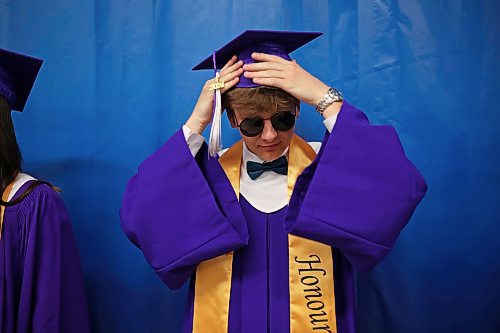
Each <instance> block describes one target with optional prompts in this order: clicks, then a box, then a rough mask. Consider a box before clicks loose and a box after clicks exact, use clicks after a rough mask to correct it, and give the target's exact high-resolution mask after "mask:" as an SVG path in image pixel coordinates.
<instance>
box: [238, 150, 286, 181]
mask: <svg viewBox="0 0 500 333" xmlns="http://www.w3.org/2000/svg"><path fill="white" fill-rule="evenodd" d="M264 171H274V172H276V173H279V174H280V175H286V174H287V173H288V161H287V159H286V157H285V156H281V157H280V158H278V159H277V160H274V161H272V162H264V163H258V162H252V161H247V172H248V175H249V176H250V178H252V180H256V179H257V178H259V177H260V175H262V173H264Z"/></svg>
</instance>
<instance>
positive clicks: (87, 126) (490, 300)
mask: <svg viewBox="0 0 500 333" xmlns="http://www.w3.org/2000/svg"><path fill="white" fill-rule="evenodd" d="M499 19H500V5H499V1H495V0H491V1H488V0H484V1H473V0H469V1H465V0H464V1H459V0H456V1H452V0H442V1H423V0H421V1H404V0H400V1H398V0H393V1H389V0H386V1H368V0H362V1H358V2H355V1H326V0H321V1H320V0H318V1H312V0H311V1H305V0H304V1H285V0H281V1H280V0H272V1H271V0H268V1H258V0H251V1H250V0H247V1H235V0H234V1H229V0H219V1H161V0H127V1H119V0H99V1H97V0H95V1H78V0H48V1H34V0H32V1H28V0H3V1H0V47H5V48H9V49H13V50H16V51H19V52H25V53H28V54H32V55H36V56H39V57H41V58H43V59H45V63H44V65H43V67H42V70H41V72H40V76H39V78H38V80H37V82H36V86H35V88H34V90H33V93H32V95H31V97H30V99H29V101H28V105H27V108H26V111H25V112H24V113H23V114H20V113H16V114H15V117H14V121H15V125H16V130H17V133H18V139H19V142H20V144H21V146H22V150H23V153H24V159H25V169H26V170H27V171H28V172H30V173H32V174H34V175H36V176H38V177H41V178H44V179H47V180H50V181H51V182H53V183H55V184H57V185H58V186H60V187H62V188H63V189H64V192H63V193H62V196H63V198H64V201H65V202H66V204H67V206H68V209H69V212H70V214H71V216H72V220H73V225H74V229H75V233H76V236H77V240H78V246H79V249H80V253H81V258H82V263H83V268H84V272H85V280H86V286H87V292H88V298H89V301H90V309H91V314H92V325H93V327H94V331H95V332H103V333H104V332H106V333H110V332H120V333H122V332H123V333H127V332H134V333H135V332H178V331H179V330H180V326H181V314H182V312H183V310H184V309H183V307H184V303H185V302H184V298H185V292H186V290H185V289H181V290H180V291H177V292H170V291H168V290H167V288H166V287H165V286H163V285H162V284H161V282H160V280H159V279H158V278H157V277H156V276H155V274H154V273H153V271H152V270H151V269H150V268H149V267H148V265H147V264H146V262H145V260H144V259H143V257H142V255H141V253H140V252H139V251H138V250H137V249H135V248H134V247H133V246H132V245H131V244H130V243H129V242H128V241H127V239H126V238H125V236H124V235H123V233H122V231H121V229H120V226H119V218H118V209H119V207H120V201H121V196H122V193H123V190H124V187H125V184H126V181H127V179H128V178H129V177H130V176H131V175H132V174H133V173H134V172H135V170H136V167H137V165H138V164H139V163H140V162H141V161H142V160H143V159H144V158H145V157H146V156H147V155H148V154H150V153H152V152H153V151H154V150H155V149H156V148H158V147H159V146H160V145H161V144H162V143H163V142H164V141H165V140H166V139H167V138H168V137H169V136H170V135H171V134H172V133H173V132H174V131H176V130H177V129H178V128H179V127H180V126H181V125H182V124H183V122H184V121H185V120H186V119H187V117H188V115H189V113H190V111H191V110H192V108H193V106H194V103H195V101H196V98H197V94H198V92H199V90H200V85H201V84H202V82H203V81H204V80H206V79H207V78H209V76H210V75H211V73H210V72H200V73H193V72H191V71H190V68H191V67H192V66H193V65H194V64H196V63H197V62H198V61H199V60H200V59H202V58H204V57H205V56H207V55H208V54H209V53H210V52H211V51H212V50H213V49H215V48H218V47H219V46H221V45H222V44H224V43H225V42H226V41H228V40H229V39H230V38H232V37H233V36H235V35H236V34H238V33H240V32H241V31H243V30H245V29H250V28H251V29H284V30H294V29H296V30H315V31H323V32H325V35H324V36H323V37H322V38H320V39H318V40H316V41H314V42H313V43H311V44H310V45H309V46H307V47H305V48H304V49H303V50H300V51H297V52H296V53H294V54H293V56H294V58H296V59H297V60H298V62H299V63H300V64H302V65H303V66H304V67H305V68H307V69H308V70H310V72H312V73H313V74H314V75H317V76H318V77H319V78H320V79H322V80H324V81H325V82H327V83H329V84H331V85H333V86H336V87H338V88H339V89H340V90H341V91H343V92H344V95H345V96H346V98H347V99H348V100H349V101H350V102H351V103H353V104H355V105H357V106H358V107H359V108H361V109H363V110H364V111H365V112H366V113H367V114H368V115H369V117H370V118H371V120H372V122H374V123H384V124H391V125H393V126H395V127H396V128H397V130H398V132H399V134H400V136H401V140H402V142H403V145H404V146H405V149H406V152H407V155H408V156H409V157H410V158H411V159H412V160H413V161H414V163H415V164H416V165H417V166H418V167H419V168H420V170H421V171H422V173H423V174H424V175H425V177H426V179H427V181H428V183H429V192H428V195H427V197H426V198H425V199H424V201H423V202H422V204H421V206H420V207H419V208H418V209H417V211H416V213H415V215H414V217H413V219H412V222H411V223H410V224H409V225H408V227H407V228H406V229H405V230H404V231H403V233H402V234H401V237H400V239H399V241H398V242H397V244H396V246H395V248H394V250H393V251H392V253H391V254H390V255H389V257H388V258H387V259H385V260H384V262H383V263H382V264H381V265H379V266H378V267H377V268H376V269H375V270H373V271H372V272H371V273H369V274H364V275H361V276H360V277H359V288H358V289H359V301H358V303H359V331H360V332H384V333H389V332H406V333H413V332H415V333H417V332H418V333H421V332H455V333H456V332H500V316H498V314H499V312H500V283H499V281H500V260H499V253H500V241H499V236H498V235H499V233H500V223H499V222H500V218H499V216H500V199H499V198H500V196H499V190H498V187H499V185H500V158H499V156H500V140H499V139H500V134H499V132H498V129H499V128H500V112H499V111H500V110H499V107H498V105H499V104H500V97H499V96H500V88H499V84H500V65H499V60H500V54H499V53H500V52H499V51H500V47H499V45H500V29H499V24H498V23H497V22H498V20H499ZM225 129H229V126H228V124H227V122H226V123H225ZM323 130H324V128H323V125H322V123H321V119H320V117H319V116H318V115H317V114H315V112H314V111H313V110H312V108H310V107H304V108H303V112H302V114H301V118H300V123H299V125H298V132H299V133H301V134H302V135H303V136H304V137H306V138H307V139H309V140H319V139H321V136H322V133H323ZM237 136H238V133H237V132H235V131H230V130H226V131H225V134H224V138H223V139H224V143H225V145H226V146H227V145H229V144H230V143H232V142H233V141H235V139H236V138H237ZM179 223H182V221H179Z"/></svg>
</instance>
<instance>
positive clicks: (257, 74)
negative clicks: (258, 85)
mask: <svg viewBox="0 0 500 333" xmlns="http://www.w3.org/2000/svg"><path fill="white" fill-rule="evenodd" d="M243 75H245V77H247V78H249V79H253V78H260V77H268V78H273V77H274V78H278V79H285V78H286V72H284V71H276V70H267V71H258V72H244V73H243Z"/></svg>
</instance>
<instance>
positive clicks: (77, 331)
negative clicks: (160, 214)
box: [0, 49, 90, 333]
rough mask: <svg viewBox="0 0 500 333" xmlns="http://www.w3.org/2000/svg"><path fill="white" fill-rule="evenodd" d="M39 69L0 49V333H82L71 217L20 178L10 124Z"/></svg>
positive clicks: (47, 190)
mask: <svg viewBox="0 0 500 333" xmlns="http://www.w3.org/2000/svg"><path fill="white" fill-rule="evenodd" d="M41 64H42V61H41V60H40V59H36V58H32V57H28V56H25V55H21V54H17V53H13V52H10V51H7V50H3V49H0V116H1V117H0V163H1V164H0V166H1V168H0V170H1V171H0V177H1V178H0V180H1V184H0V189H1V190H0V193H2V201H1V205H0V208H1V214H0V231H1V232H0V333H86V332H90V325H89V317H88V310H87V302H86V296H85V291H84V285H83V279H82V271H81V268H80V261H79V257H78V251H77V248H76V243H75V239H74V236H73V232H72V229H71V223H70V221H69V217H68V214H67V212H66V209H65V207H64V204H63V202H62V200H61V198H60V197H59V195H58V194H57V192H56V191H55V190H54V187H53V186H52V185H50V184H48V183H46V182H42V181H38V180H36V179H34V178H33V177H31V176H29V175H27V174H25V173H22V172H21V153H20V150H19V147H18V145H17V142H16V136H15V133H14V127H13V124H12V118H11V110H17V111H22V110H23V108H24V105H25V103H26V100H27V98H28V95H29V93H30V91H31V88H32V85H33V83H34V81H35V78H36V76H37V74H38V71H39V69H40V66H41Z"/></svg>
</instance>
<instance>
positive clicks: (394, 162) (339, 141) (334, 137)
mask: <svg viewBox="0 0 500 333" xmlns="http://www.w3.org/2000/svg"><path fill="white" fill-rule="evenodd" d="M426 191H427V185H426V183H425V180H424V178H423V177H422V175H421V174H420V173H419V171H418V170H417V169H416V168H415V166H413V164H412V163H411V162H410V161H409V160H408V159H407V158H406V156H405V153H404V151H403V148H402V146H401V143H400V141H399V138H398V135H397V133H396V131H395V130H394V128H392V127H390V126H373V125H370V124H369V122H368V119H367V117H366V115H365V114H364V113H362V112H361V111H360V110H358V109H356V108H355V107H353V106H351V105H349V104H348V103H347V102H344V104H343V106H342V108H341V111H340V113H339V115H338V118H337V121H336V124H335V127H334V128H333V131H332V133H331V134H330V133H328V132H327V133H326V135H325V138H324V140H323V145H322V147H321V150H320V152H319V153H318V156H317V157H316V159H315V160H314V162H313V163H312V164H311V165H310V166H309V167H308V168H306V169H305V170H304V172H303V173H302V175H301V176H300V177H299V178H298V179H297V182H296V185H295V188H294V193H293V195H292V198H291V201H290V207H289V213H288V216H287V218H286V220H285V230H286V231H287V232H289V233H291V234H294V235H297V236H301V237H305V238H309V239H312V240H316V241H319V242H322V243H325V244H329V245H331V246H333V247H335V248H337V249H339V250H340V251H341V252H342V253H343V254H344V255H345V256H346V257H347V259H348V260H349V261H350V262H351V264H352V265H353V266H354V268H356V269H357V270H361V271H366V270H369V269H371V268H372V267H373V266H374V265H376V264H377V263H378V262H379V261H380V260H381V259H382V258H383V257H384V256H385V255H386V254H387V253H388V252H389V250H390V249H391V247H392V245H393V244H394V242H395V240H396V238H397V237H398V235H399V233H400V232H401V230H402V228H403V227H404V226H405V225H406V224H407V223H408V221H409V220H410V217H411V216H412V214H413V211H414V210H415V208H416V206H417V205H418V203H419V202H420V200H421V199H422V198H423V196H424V195H425V193H426Z"/></svg>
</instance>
